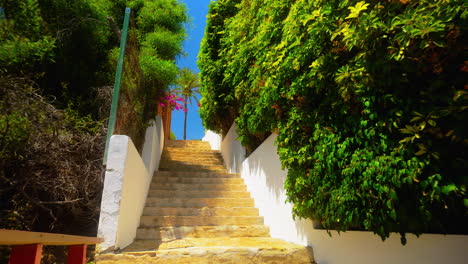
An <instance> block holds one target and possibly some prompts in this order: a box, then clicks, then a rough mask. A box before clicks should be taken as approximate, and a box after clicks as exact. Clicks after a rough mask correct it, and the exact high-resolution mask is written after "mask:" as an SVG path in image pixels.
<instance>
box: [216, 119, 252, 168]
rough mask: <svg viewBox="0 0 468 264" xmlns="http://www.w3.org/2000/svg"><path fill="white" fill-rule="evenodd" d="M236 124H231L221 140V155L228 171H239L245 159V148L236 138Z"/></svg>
mask: <svg viewBox="0 0 468 264" xmlns="http://www.w3.org/2000/svg"><path fill="white" fill-rule="evenodd" d="M238 137H239V136H238V135H237V131H236V126H235V125H232V126H231V128H230V129H229V132H228V133H227V134H226V137H224V138H223V141H222V142H221V155H222V156H223V159H224V163H225V164H226V167H227V170H228V172H229V173H240V172H241V170H242V162H243V161H244V160H245V153H246V152H245V149H244V147H242V145H241V143H240V142H239V141H238V140H237V138H238Z"/></svg>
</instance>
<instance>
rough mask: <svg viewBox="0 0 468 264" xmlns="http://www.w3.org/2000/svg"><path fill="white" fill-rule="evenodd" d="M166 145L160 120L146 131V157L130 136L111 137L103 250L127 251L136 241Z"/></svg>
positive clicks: (101, 220) (102, 221)
mask: <svg viewBox="0 0 468 264" xmlns="http://www.w3.org/2000/svg"><path fill="white" fill-rule="evenodd" d="M163 145H164V132H163V127H162V120H161V118H159V117H157V118H156V121H154V122H152V125H151V126H150V127H149V128H148V129H147V131H146V135H145V143H144V146H143V158H142V157H141V156H140V154H139V153H138V151H137V150H136V148H135V146H134V145H133V142H132V140H131V139H130V138H129V137H128V136H123V135H114V136H112V137H111V140H110V143H109V154H108V158H107V167H106V174H105V178H104V189H103V193H102V201H101V213H100V218H99V226H98V237H101V238H104V242H103V243H102V244H100V250H101V251H106V250H114V249H121V248H125V247H126V246H128V245H130V244H131V243H132V242H133V241H134V240H135V237H136V230H137V228H138V226H139V225H140V218H141V215H142V213H143V208H144V206H145V202H146V197H147V195H148V191H149V187H150V184H151V178H152V176H153V172H154V171H155V170H156V169H157V168H158V167H159V161H160V159H161V153H162V149H163V147H164V146H163Z"/></svg>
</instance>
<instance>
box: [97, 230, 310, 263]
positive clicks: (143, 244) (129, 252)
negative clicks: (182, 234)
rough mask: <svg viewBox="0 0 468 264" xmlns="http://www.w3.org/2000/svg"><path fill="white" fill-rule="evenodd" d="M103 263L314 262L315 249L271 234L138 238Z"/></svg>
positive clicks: (105, 256) (99, 258)
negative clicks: (164, 240)
mask: <svg viewBox="0 0 468 264" xmlns="http://www.w3.org/2000/svg"><path fill="white" fill-rule="evenodd" d="M96 260H97V263H99V264H123V263H133V264H143V263H144V264H155V263H158V264H159V263H164V264H188V263H190V264H244V263H245V264H247V263H248V264H290V263H291V264H311V263H315V262H314V258H313V253H312V249H311V248H308V247H304V246H300V245H296V244H293V243H288V242H284V241H282V240H279V239H273V238H270V237H235V238H186V239H178V240H174V241H170V242H162V241H149V240H137V241H135V242H134V243H133V244H132V245H130V246H129V247H127V248H125V249H124V250H123V253H122V254H103V255H100V256H97V258H96Z"/></svg>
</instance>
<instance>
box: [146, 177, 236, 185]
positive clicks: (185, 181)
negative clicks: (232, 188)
mask: <svg viewBox="0 0 468 264" xmlns="http://www.w3.org/2000/svg"><path fill="white" fill-rule="evenodd" d="M164 183H183V184H244V180H243V179H241V178H195V177H193V178H183V177H155V178H153V180H152V181H151V184H164Z"/></svg>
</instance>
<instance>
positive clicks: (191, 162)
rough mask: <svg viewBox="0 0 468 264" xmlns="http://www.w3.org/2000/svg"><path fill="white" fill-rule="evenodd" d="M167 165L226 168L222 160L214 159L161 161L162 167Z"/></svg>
mask: <svg viewBox="0 0 468 264" xmlns="http://www.w3.org/2000/svg"><path fill="white" fill-rule="evenodd" d="M166 165H169V166H171V165H176V166H179V165H181V166H189V165H192V166H193V165H199V166H211V165H214V166H224V164H223V161H222V160H214V159H212V160H211V159H190V158H187V159H186V160H182V159H180V160H169V159H161V162H160V163H159V166H160V167H166Z"/></svg>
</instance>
